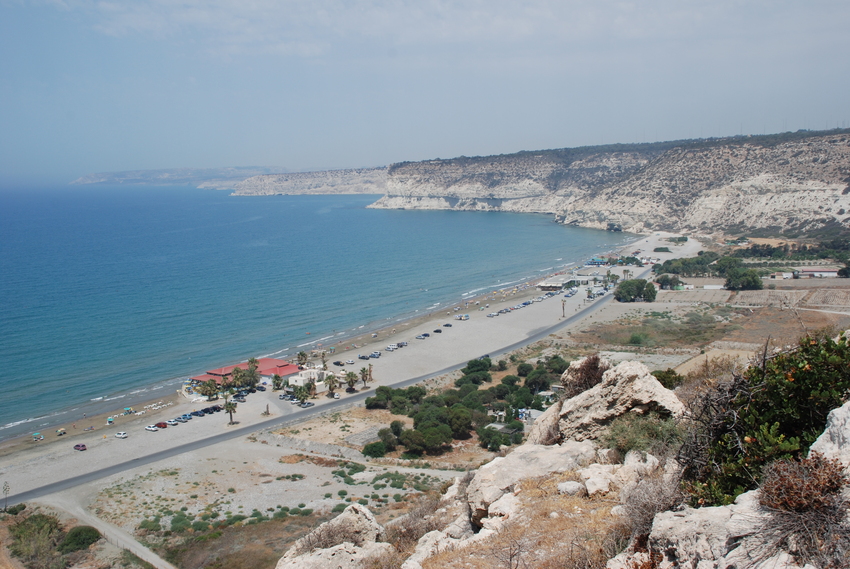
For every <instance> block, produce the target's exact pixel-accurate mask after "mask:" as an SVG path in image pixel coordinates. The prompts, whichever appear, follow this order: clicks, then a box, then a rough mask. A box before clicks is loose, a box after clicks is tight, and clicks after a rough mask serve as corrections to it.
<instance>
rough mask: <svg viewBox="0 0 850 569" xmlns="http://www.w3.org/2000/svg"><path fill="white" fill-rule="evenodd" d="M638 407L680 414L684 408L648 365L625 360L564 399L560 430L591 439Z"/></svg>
mask: <svg viewBox="0 0 850 569" xmlns="http://www.w3.org/2000/svg"><path fill="white" fill-rule="evenodd" d="M569 371H570V370H567V371H566V372H564V373H565V374H566V373H569ZM635 409H639V410H652V411H656V412H658V413H660V414H662V415H672V416H677V417H678V416H681V415H682V414H683V413H684V412H685V407H684V405H683V404H682V402H681V401H679V399H678V398H677V397H676V395H675V394H674V393H673V392H672V391H670V390H669V389H666V388H665V387H664V386H663V385H661V384H660V383H659V382H658V380H657V379H655V376H653V375H652V374H651V373H649V368H647V367H646V366H645V365H643V364H642V363H640V362H635V361H626V362H622V363H620V364H619V365H617V366H616V367H614V368H612V369H609V370H608V371H606V372H605V373H604V374H603V376H602V382H601V383H599V384H597V385H595V386H594V387H591V388H590V389H588V390H587V391H585V392H583V393H580V394H578V395H576V396H575V397H573V398H572V399H568V400H567V401H564V402H563V404H562V405H561V410H560V422H559V430H560V433H561V435H562V437H563V438H564V439H566V440H570V439H572V440H577V441H583V440H592V439H595V438H596V437H598V436H599V435H600V434H602V432H603V431H604V430H605V429H606V428H607V427H608V425H609V424H610V422H611V421H612V420H614V419H615V418H617V417H619V416H621V415H624V414H626V413H629V412H630V411H632V410H635Z"/></svg>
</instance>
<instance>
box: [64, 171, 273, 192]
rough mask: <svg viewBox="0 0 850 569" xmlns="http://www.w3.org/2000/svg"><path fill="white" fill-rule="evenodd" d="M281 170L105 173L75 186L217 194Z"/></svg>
mask: <svg viewBox="0 0 850 569" xmlns="http://www.w3.org/2000/svg"><path fill="white" fill-rule="evenodd" d="M285 171H286V170H285V169H281V168H266V167H261V166H243V167H235V168H173V169H166V170H131V171H127V172H102V173H98V174H89V175H87V176H83V177H81V178H77V179H76V180H74V181H73V182H71V183H72V184H114V185H120V184H144V185H150V186H171V185H176V186H180V185H183V186H196V187H198V188H209V189H214V190H233V189H236V184H237V183H238V182H241V181H243V180H245V179H247V178H250V177H252V176H258V175H260V174H273V173H279V172H285Z"/></svg>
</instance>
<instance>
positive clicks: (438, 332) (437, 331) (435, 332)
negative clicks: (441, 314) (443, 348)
mask: <svg viewBox="0 0 850 569" xmlns="http://www.w3.org/2000/svg"><path fill="white" fill-rule="evenodd" d="M442 333H443V331H442V330H440V329H439V328H437V329H436V330H434V334H442Z"/></svg>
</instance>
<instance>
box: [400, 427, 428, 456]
mask: <svg viewBox="0 0 850 569" xmlns="http://www.w3.org/2000/svg"><path fill="white" fill-rule="evenodd" d="M399 440H400V441H401V444H403V445H404V446H405V448H406V449H407V452H409V453H411V454H422V453H423V452H425V437H424V436H423V435H422V433H421V432H420V431H417V430H416V429H405V430H404V431H402V433H401V436H400V437H399Z"/></svg>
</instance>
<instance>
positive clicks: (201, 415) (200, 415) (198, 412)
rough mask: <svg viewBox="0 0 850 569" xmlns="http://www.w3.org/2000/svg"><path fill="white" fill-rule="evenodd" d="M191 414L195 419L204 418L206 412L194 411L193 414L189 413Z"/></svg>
mask: <svg viewBox="0 0 850 569" xmlns="http://www.w3.org/2000/svg"><path fill="white" fill-rule="evenodd" d="M189 414H190V415H191V416H193V417H203V416H204V412H203V411H192V412H191V413H189Z"/></svg>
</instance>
